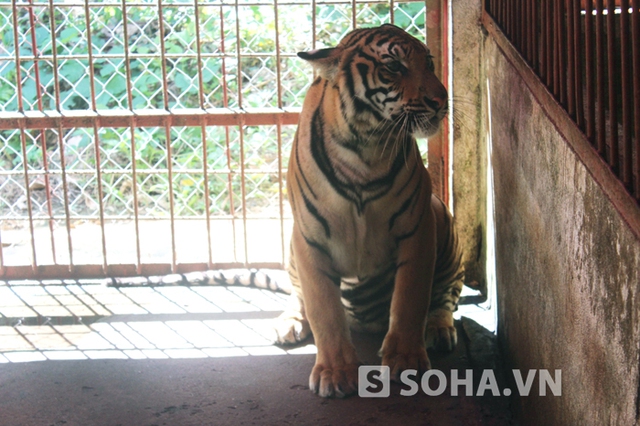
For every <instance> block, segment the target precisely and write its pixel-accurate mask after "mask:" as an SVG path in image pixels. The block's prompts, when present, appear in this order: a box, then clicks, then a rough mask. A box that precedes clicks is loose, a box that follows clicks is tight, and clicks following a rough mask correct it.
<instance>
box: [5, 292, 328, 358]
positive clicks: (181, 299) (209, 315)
mask: <svg viewBox="0 0 640 426" xmlns="http://www.w3.org/2000/svg"><path fill="white" fill-rule="evenodd" d="M286 297H287V296H285V295H282V294H278V293H273V292H270V291H267V290H259V289H253V288H236V287H194V288H191V287H134V288H111V287H105V286H103V285H102V284H101V283H99V282H96V281H90V280H85V281H80V282H78V281H68V280H67V281H47V282H46V283H43V282H38V281H15V282H0V363H10V362H11V363H14V362H33V361H47V360H49V361H63V360H92V359H93V360H95V359H122V360H127V359H130V360H135V359H188V358H217V357H238V356H265V355H301V354H314V353H315V352H316V348H315V346H314V345H313V344H309V345H305V346H301V347H296V348H281V347H277V346H274V345H273V344H272V342H273V338H274V334H273V329H272V325H271V323H272V321H271V320H272V319H273V318H275V317H277V316H278V314H279V313H280V312H282V310H284V309H285V307H286Z"/></svg>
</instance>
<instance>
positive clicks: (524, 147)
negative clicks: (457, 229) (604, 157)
mask: <svg viewBox="0 0 640 426" xmlns="http://www.w3.org/2000/svg"><path fill="white" fill-rule="evenodd" d="M469 25H471V24H470V23H469ZM454 50H455V46H454ZM482 66H483V69H484V71H483V72H484V73H485V74H486V78H487V81H488V87H489V91H488V92H489V93H488V94H487V96H488V101H489V102H490V106H491V110H490V111H487V113H488V114H490V115H489V116H488V117H489V120H490V124H491V130H492V138H491V145H492V157H491V162H492V167H493V175H494V183H495V188H494V195H495V223H496V262H497V281H498V283H497V284H498V300H499V323H498V333H499V340H500V342H501V345H502V348H503V349H504V353H505V355H506V358H507V360H508V363H509V366H510V367H513V368H519V369H521V370H527V369H540V368H545V369H549V370H554V369H561V370H562V396H561V397H553V396H551V397H549V396H548V397H545V398H542V397H533V396H530V397H523V398H520V399H514V402H515V407H514V408H515V411H516V412H517V413H519V416H518V417H519V419H520V420H521V422H522V423H524V424H532V425H539V424H557V425H578V424H579V425H589V424H591V425H605V424H616V425H633V424H636V423H637V420H638V386H639V376H638V374H639V371H638V369H639V363H640V361H639V360H640V358H639V353H640V351H639V342H640V315H639V312H640V294H639V293H640V242H639V241H638V240H637V239H636V238H635V237H634V235H633V234H632V233H631V231H630V230H629V229H628V228H627V226H626V225H625V223H624V222H623V220H622V219H621V217H620V216H619V214H618V213H617V211H616V210H615V209H614V208H613V206H612V205H611V204H610V202H609V201H608V200H607V199H606V197H605V196H604V195H603V192H602V191H601V189H600V188H599V187H598V186H597V184H596V183H595V182H594V180H593V179H592V178H591V176H590V175H589V173H588V172H587V170H586V169H585V168H584V166H583V165H582V163H581V162H580V161H578V159H577V158H576V156H575V154H574V153H573V151H571V150H570V149H569V147H568V145H567V144H566V143H565V141H564V140H563V139H562V137H561V136H560V135H559V134H558V132H557V131H556V129H555V128H554V125H553V123H552V122H551V120H549V118H548V117H547V116H546V115H545V113H544V112H543V111H542V110H541V108H540V105H539V104H538V103H537V101H536V99H535V98H534V97H533V96H532V95H531V93H530V92H529V90H528V88H527V87H526V86H525V84H524V82H523V81H522V80H521V78H520V76H519V74H517V73H516V71H515V69H514V68H513V67H512V66H511V65H510V64H509V63H508V62H507V60H506V59H505V57H504V56H503V54H502V53H501V51H500V50H499V49H498V47H497V45H496V44H495V41H494V40H493V39H492V38H491V37H487V38H486V39H485V41H484V47H483V60H482ZM485 105H487V103H485ZM535 389H537V382H536V385H534V390H535Z"/></svg>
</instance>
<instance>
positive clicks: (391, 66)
mask: <svg viewBox="0 0 640 426" xmlns="http://www.w3.org/2000/svg"><path fill="white" fill-rule="evenodd" d="M384 66H385V67H386V68H387V70H389V71H391V72H394V73H397V72H400V71H402V64H401V63H400V62H399V61H392V62H387V63H386V64H384Z"/></svg>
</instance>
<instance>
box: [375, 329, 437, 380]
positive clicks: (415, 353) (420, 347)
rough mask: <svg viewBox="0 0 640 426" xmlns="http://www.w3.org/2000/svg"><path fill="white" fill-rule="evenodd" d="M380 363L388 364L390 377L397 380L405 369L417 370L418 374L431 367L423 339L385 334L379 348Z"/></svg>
mask: <svg viewBox="0 0 640 426" xmlns="http://www.w3.org/2000/svg"><path fill="white" fill-rule="evenodd" d="M380 353H381V356H382V365H387V366H389V370H390V372H391V379H392V380H394V381H398V380H399V378H400V374H401V373H402V372H403V371H405V370H417V372H418V374H419V373H423V372H425V371H427V370H429V369H430V368H431V361H429V356H428V355H427V350H426V349H425V345H424V339H422V338H411V337H402V336H398V335H395V334H387V336H386V337H385V339H384V342H383V343H382V348H381V349H380Z"/></svg>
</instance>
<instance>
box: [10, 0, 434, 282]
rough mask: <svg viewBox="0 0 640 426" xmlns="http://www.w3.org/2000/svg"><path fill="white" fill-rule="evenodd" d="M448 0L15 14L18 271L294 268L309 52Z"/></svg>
mask: <svg viewBox="0 0 640 426" xmlns="http://www.w3.org/2000/svg"><path fill="white" fill-rule="evenodd" d="M441 3H442V2H440V1H431V0H429V1H426V2H425V1H401V2H398V1H393V0H390V1H355V0H354V1H315V0H312V1H297V0H290V1H286V2H281V1H278V0H269V1H228V0H222V1H218V0H217V1H202V0H194V1H182V0H157V1H129V0H122V1H110V0H109V1H89V0H85V1H74V0H48V1H36V0H28V1H17V0H13V1H11V2H6V1H0V164H1V166H0V239H1V241H2V248H1V249H0V274H2V275H4V276H5V277H9V278H20V277H46V276H57V277H65V276H69V277H76V278H77V277H89V276H104V275H130V274H160V273H168V272H177V271H187V270H193V269H203V268H213V267H226V266H229V267H238V266H268V267H281V266H282V265H283V264H284V261H285V257H286V251H287V246H288V229H289V227H290V218H291V215H290V212H289V206H288V202H287V200H286V182H285V175H286V165H287V163H288V153H289V149H290V143H291V141H292V139H293V134H294V132H295V124H296V122H297V117H298V112H299V110H300V107H301V105H302V100H303V98H304V94H305V92H306V89H307V88H308V86H309V84H310V82H311V80H312V79H311V68H310V67H309V66H308V65H306V64H304V62H303V61H301V60H299V59H298V58H297V57H296V55H295V54H296V52H298V51H302V50H309V49H312V48H317V47H323V46H330V45H335V44H336V43H337V42H338V41H339V40H340V39H341V38H342V37H343V36H344V35H345V34H346V33H347V32H349V31H350V30H351V29H353V28H354V27H359V26H374V25H380V24H382V23H385V22H393V23H395V24H396V25H398V26H400V27H402V28H405V29H406V30H407V31H408V32H409V33H411V34H413V35H415V36H417V37H418V38H420V39H422V40H425V39H426V38H429V40H428V41H429V44H430V45H431V47H432V50H433V47H434V46H433V45H434V43H435V44H436V45H437V49H436V52H440V48H441V42H442V39H441V34H442V28H441V26H440V21H441V16H442V14H443V13H444V12H445V11H443V10H442V8H441ZM445 9H446V8H445ZM424 150H425V156H426V145H425V148H424Z"/></svg>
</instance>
